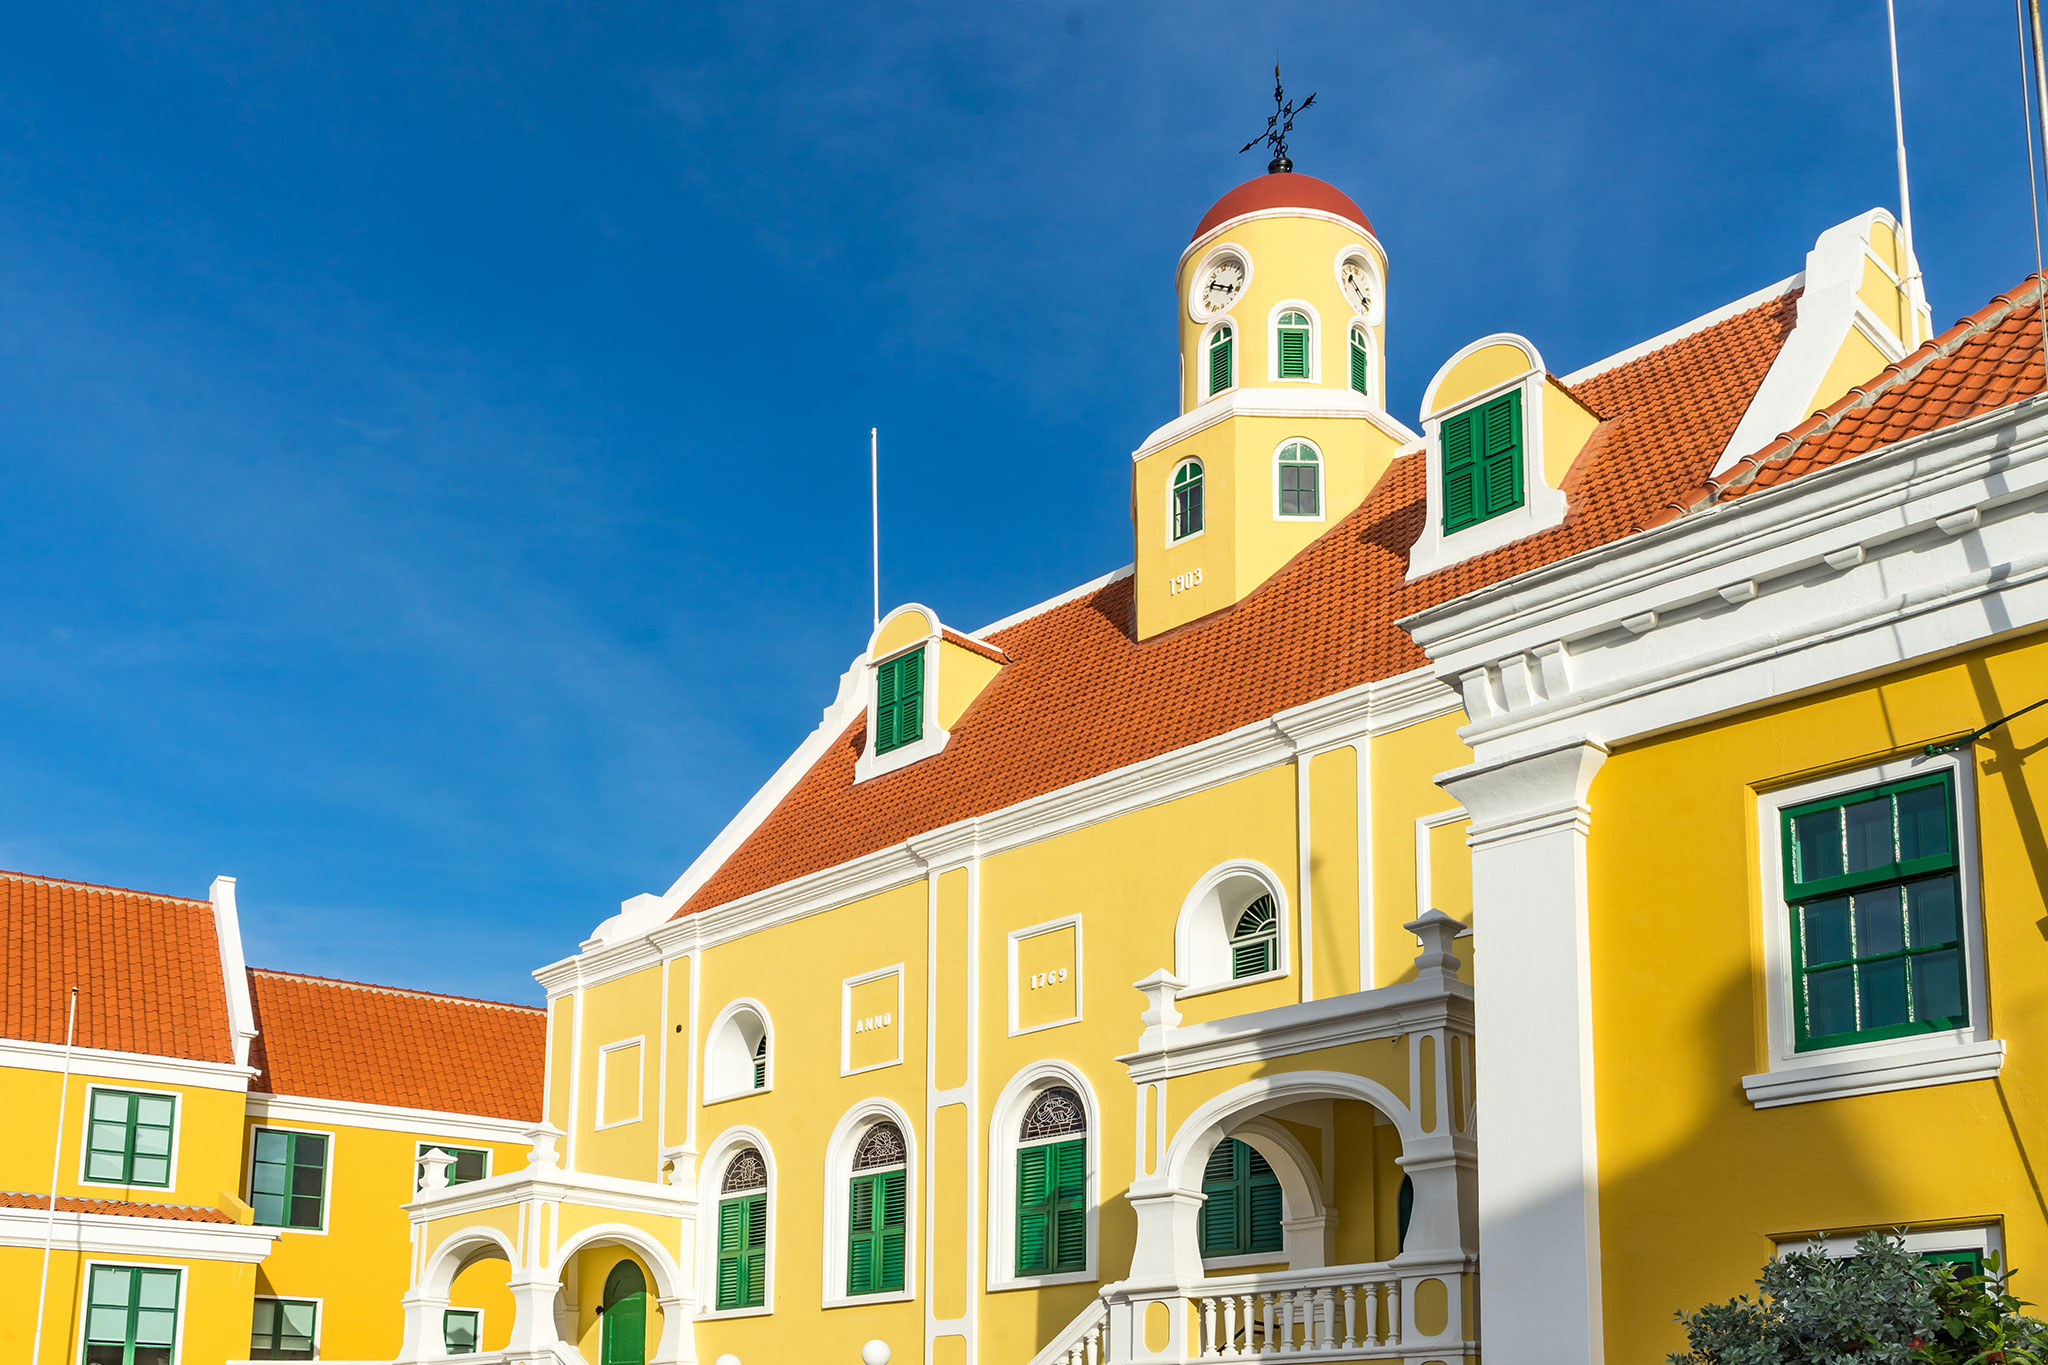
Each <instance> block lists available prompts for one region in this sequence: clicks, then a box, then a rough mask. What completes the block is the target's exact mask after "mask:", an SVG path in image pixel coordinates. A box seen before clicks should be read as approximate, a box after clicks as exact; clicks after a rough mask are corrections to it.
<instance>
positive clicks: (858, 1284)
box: [846, 1175, 875, 1295]
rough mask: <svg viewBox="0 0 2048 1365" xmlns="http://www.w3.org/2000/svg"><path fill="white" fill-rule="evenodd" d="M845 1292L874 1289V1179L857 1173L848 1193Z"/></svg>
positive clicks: (866, 1291)
mask: <svg viewBox="0 0 2048 1365" xmlns="http://www.w3.org/2000/svg"><path fill="white" fill-rule="evenodd" d="M846 1292H847V1293H848V1294H849V1295H854V1294H872V1293H874V1292H875V1178H874V1177H873V1176H869V1175H857V1176H855V1177H854V1178H853V1186H852V1188H851V1189H850V1190H849V1192H848V1195H847V1209H846Z"/></svg>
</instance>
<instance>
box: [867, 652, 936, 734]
mask: <svg viewBox="0 0 2048 1365" xmlns="http://www.w3.org/2000/svg"><path fill="white" fill-rule="evenodd" d="M874 717H875V735H874V739H875V752H876V753H878V754H886V753H888V752H889V751H890V750H891V749H900V748H902V747H903V746H904V745H906V744H911V743H915V742H916V740H917V739H918V737H919V736H921V735H922V734H923V733H924V648H923V646H919V647H918V648H916V649H913V650H911V651H910V652H909V653H907V654H899V655H897V656H896V657H895V658H893V659H890V660H888V661H887V662H886V663H883V664H881V665H880V666H878V667H877V668H876V669H875V710H874Z"/></svg>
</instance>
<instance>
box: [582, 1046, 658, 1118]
mask: <svg viewBox="0 0 2048 1365" xmlns="http://www.w3.org/2000/svg"><path fill="white" fill-rule="evenodd" d="M629 1047H630V1048H637V1049H639V1052H638V1054H637V1056H638V1059H639V1063H640V1064H639V1065H638V1066H636V1067H635V1068H633V1117H631V1118H629V1119H610V1120H607V1119H606V1118H605V1110H606V1109H607V1108H608V1107H609V1105H608V1103H607V1101H609V1100H610V1098H611V1058H612V1054H613V1053H614V1052H623V1051H624V1050H625V1049H627V1048H629ZM646 1099H647V1035H646V1034H644V1033H638V1034H635V1035H634V1036H632V1037H631V1038H621V1039H619V1040H618V1041H617V1042H611V1043H606V1044H604V1045H603V1046H601V1047H599V1048H598V1050H597V1107H596V1108H595V1109H593V1110H592V1111H591V1114H590V1128H591V1131H592V1132H595V1133H601V1132H603V1131H604V1130H605V1129H607V1128H624V1127H625V1126H627V1125H628V1124H633V1123H638V1122H640V1116H641V1111H642V1110H644V1109H645V1108H646V1107H647V1106H646Z"/></svg>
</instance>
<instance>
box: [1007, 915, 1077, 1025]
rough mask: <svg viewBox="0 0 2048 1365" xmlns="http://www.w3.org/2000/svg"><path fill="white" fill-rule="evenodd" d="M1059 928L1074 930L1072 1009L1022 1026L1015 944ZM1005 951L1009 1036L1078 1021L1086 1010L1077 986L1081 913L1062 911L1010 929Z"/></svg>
mask: <svg viewBox="0 0 2048 1365" xmlns="http://www.w3.org/2000/svg"><path fill="white" fill-rule="evenodd" d="M1062 929H1072V930H1073V931H1074V1012H1073V1013H1072V1014H1070V1015H1068V1016H1067V1017H1066V1018H1064V1019H1054V1020H1052V1021H1050V1022H1049V1023H1044V1024H1033V1025H1031V1026H1030V1027H1029V1028H1025V1027H1022V1026H1020V1025H1019V1024H1018V1023H1017V1014H1018V1010H1017V1005H1018V1002H1019V1000H1020V999H1021V998H1022V997H1021V996H1020V995H1019V990H1020V988H1021V982H1020V981H1019V980H1018V977H1017V945H1018V944H1019V943H1022V942H1023V941H1024V940H1025V939H1027V938H1041V937H1043V936H1045V935H1046V934H1054V933H1058V932H1059V931H1060V930H1062ZM1008 953H1009V958H1008V960H1009V970H1010V989H1009V996H1010V1036H1011V1037H1012V1038H1016V1037H1019V1036H1021V1035H1023V1034H1026V1033H1039V1032H1042V1031H1044V1030H1046V1029H1049V1028H1064V1027H1065V1026H1066V1025H1068V1024H1078V1023H1080V1022H1081V1016H1082V1014H1084V1013H1085V1012H1086V1005H1085V1003H1084V1002H1085V997H1084V996H1083V994H1082V989H1081V964H1082V961H1083V956H1082V952H1081V917H1080V916H1079V915H1062V916H1061V917H1060V918H1058V919H1049V920H1043V921H1041V922H1039V923H1037V924H1030V925H1026V926H1025V927H1024V928H1022V929H1012V930H1011V931H1010V934H1009V948H1008Z"/></svg>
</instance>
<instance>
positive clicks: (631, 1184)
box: [405, 1166, 697, 1223]
mask: <svg viewBox="0 0 2048 1365" xmlns="http://www.w3.org/2000/svg"><path fill="white" fill-rule="evenodd" d="M536 1201H537V1202H541V1203H551V1204H575V1205H579V1206H581V1207H584V1208H593V1209H612V1210H615V1211H618V1212H621V1213H647V1214H653V1215H654V1216H655V1217H657V1218H682V1217H686V1216H688V1215H689V1214H690V1213H692V1212H693V1211H694V1210H695V1209H696V1207H697V1201H696V1200H695V1199H693V1198H692V1197H690V1195H689V1194H688V1193H687V1192H686V1191H684V1190H682V1189H680V1188H678V1187H677V1186H674V1185H662V1184H657V1183H656V1182H654V1181H652V1180H622V1179H620V1178H619V1177H617V1176H609V1175H594V1174H592V1173H590V1172H588V1171H571V1170H564V1169H563V1168H561V1167H559V1166H556V1167H550V1168H546V1169H544V1170H538V1171H537V1170H536V1169H535V1168H534V1167H531V1166H527V1167H524V1168H522V1169H520V1170H517V1171H510V1172H507V1173H506V1174H504V1175H494V1176H490V1177H488V1178H487V1179H484V1180H469V1181H464V1182H463V1183H462V1184H460V1185H449V1186H447V1187H446V1188H444V1189H441V1190H421V1191H419V1192H418V1193H417V1194H416V1195H415V1197H414V1199H413V1202H412V1203H410V1204H407V1205H405V1211H406V1212H407V1213H408V1214H410V1215H411V1216H412V1219H413V1221H414V1222H416V1223H420V1222H428V1221H432V1220H435V1219H440V1218H460V1217H467V1216H469V1215H472V1214H478V1213H483V1212H485V1211H487V1210H490V1209H501V1208H504V1207H506V1206H507V1205H511V1204H523V1203H531V1202H536Z"/></svg>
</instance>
